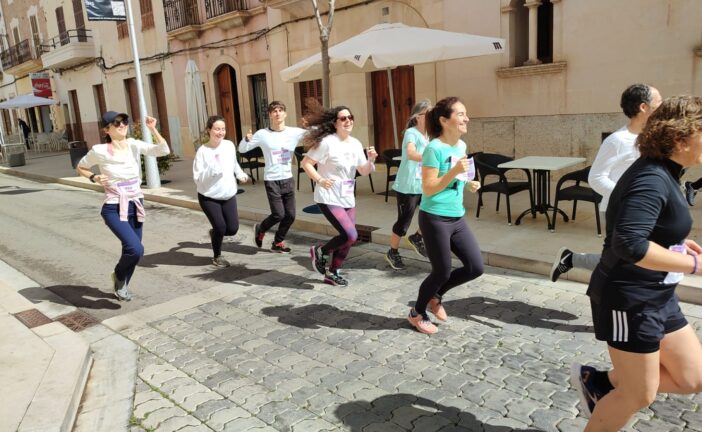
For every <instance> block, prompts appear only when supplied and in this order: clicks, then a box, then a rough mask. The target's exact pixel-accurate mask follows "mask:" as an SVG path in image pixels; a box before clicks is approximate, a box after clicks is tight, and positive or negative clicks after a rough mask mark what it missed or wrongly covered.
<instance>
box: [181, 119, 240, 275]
mask: <svg viewBox="0 0 702 432" xmlns="http://www.w3.org/2000/svg"><path fill="white" fill-rule="evenodd" d="M206 130H207V133H208V134H209V136H210V140H209V141H208V142H207V143H205V144H203V145H202V146H200V148H199V149H198V150H197V154H196V155H195V161H194V162H193V179H194V180H195V184H196V185H197V200H198V202H199V203H200V207H201V208H202V211H204V212H205V216H207V219H208V220H209V221H210V224H211V225H212V229H211V230H210V239H211V241H212V252H213V253H214V257H213V258H212V264H214V265H215V266H217V267H229V265H230V264H229V262H228V261H227V260H226V259H224V258H222V241H223V240H224V236H225V235H228V236H233V235H235V234H236V233H237V232H238V231H239V212H238V210H237V208H236V192H237V183H236V181H237V180H238V181H240V182H242V183H246V181H247V180H248V179H249V176H247V175H246V174H245V173H244V171H242V169H241V167H240V166H239V164H238V163H237V161H236V147H235V146H234V143H233V142H231V141H229V140H226V139H224V136H225V135H226V133H227V128H226V125H225V124H224V117H222V116H212V117H210V118H209V119H207V129H206ZM235 176H236V180H235V178H234V177H235Z"/></svg>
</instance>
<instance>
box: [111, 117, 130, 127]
mask: <svg viewBox="0 0 702 432" xmlns="http://www.w3.org/2000/svg"><path fill="white" fill-rule="evenodd" d="M110 124H111V125H112V126H114V127H120V125H122V126H129V119H114V120H112V122H111V123H110Z"/></svg>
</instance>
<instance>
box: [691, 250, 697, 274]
mask: <svg viewBox="0 0 702 432" xmlns="http://www.w3.org/2000/svg"><path fill="white" fill-rule="evenodd" d="M692 259H693V260H695V265H694V267H692V273H691V274H697V255H692Z"/></svg>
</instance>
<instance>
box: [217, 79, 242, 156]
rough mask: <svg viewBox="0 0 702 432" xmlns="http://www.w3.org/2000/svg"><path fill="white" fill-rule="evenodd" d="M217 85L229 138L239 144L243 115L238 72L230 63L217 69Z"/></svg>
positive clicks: (220, 109)
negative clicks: (238, 87) (237, 81)
mask: <svg viewBox="0 0 702 432" xmlns="http://www.w3.org/2000/svg"><path fill="white" fill-rule="evenodd" d="M217 86H218V90H219V113H220V115H221V116H222V117H224V121H225V123H226V125H227V135H226V138H227V139H228V140H231V141H233V142H234V143H235V144H238V143H239V141H241V138H242V135H241V117H240V113H239V95H238V94H237V91H236V89H237V86H236V72H235V71H234V68H232V67H231V66H229V65H224V66H222V67H220V68H219V70H218V71H217Z"/></svg>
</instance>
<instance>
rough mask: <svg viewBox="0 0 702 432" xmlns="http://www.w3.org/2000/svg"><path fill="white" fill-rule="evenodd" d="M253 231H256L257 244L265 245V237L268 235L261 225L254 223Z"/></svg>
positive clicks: (255, 240) (255, 239)
mask: <svg viewBox="0 0 702 432" xmlns="http://www.w3.org/2000/svg"><path fill="white" fill-rule="evenodd" d="M253 231H254V242H255V243H256V246H258V247H263V237H265V236H266V233H265V232H263V231H261V225H259V224H254V226H253Z"/></svg>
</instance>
